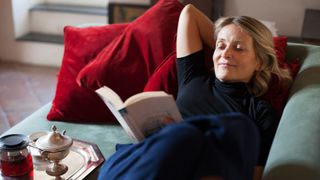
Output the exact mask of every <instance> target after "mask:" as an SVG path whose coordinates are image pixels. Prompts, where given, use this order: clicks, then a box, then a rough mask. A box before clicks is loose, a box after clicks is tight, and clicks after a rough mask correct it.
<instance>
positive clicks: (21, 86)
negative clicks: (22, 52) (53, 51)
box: [0, 61, 58, 134]
mask: <svg viewBox="0 0 320 180" xmlns="http://www.w3.org/2000/svg"><path fill="white" fill-rule="evenodd" d="M57 72H58V68H50V67H38V66H29V65H22V64H17V63H8V62H3V61H0V134H2V133H3V132H5V131H6V130H7V129H9V128H10V127H12V126H13V125H15V124H17V123H18V122H20V121H21V120H23V119H24V118H25V117H27V116H28V115H30V114H31V113H32V112H34V111H35V110H37V109H38V108H40V107H41V106H43V105H44V104H47V103H48V102H50V101H51V100H52V99H53V97H54V93H55V88H56V74H57Z"/></svg>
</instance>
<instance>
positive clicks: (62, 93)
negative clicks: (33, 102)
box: [47, 24, 127, 123]
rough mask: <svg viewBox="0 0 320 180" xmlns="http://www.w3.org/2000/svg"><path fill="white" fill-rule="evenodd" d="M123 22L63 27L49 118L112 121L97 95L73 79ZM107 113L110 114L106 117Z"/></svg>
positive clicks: (110, 39) (124, 25) (120, 27)
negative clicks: (62, 49) (60, 57)
mask: <svg viewBox="0 0 320 180" xmlns="http://www.w3.org/2000/svg"><path fill="white" fill-rule="evenodd" d="M126 26H127V24H115V25H107V26H97V27H87V28H77V27H71V26H69V27H66V28H65V29H64V46H65V49H64V56H63V60H62V65H61V69H60V72H59V76H58V82H57V89H56V94H55V98H54V100H53V102H52V107H51V110H50V112H49V114H48V116H47V118H48V119H49V120H58V121H72V122H104V123H107V122H114V121H115V120H114V119H113V116H112V115H111V113H110V112H108V110H107V108H106V106H105V105H104V104H103V102H102V101H101V100H100V98H99V97H98V96H97V95H96V94H95V93H94V92H92V91H89V90H87V89H85V88H81V87H79V86H78V85H77V83H76V76H77V74H78V72H79V71H80V70H81V69H82V68H83V67H84V66H85V65H87V64H88V63H89V62H90V61H91V60H92V58H94V57H95V56H96V55H97V54H98V53H99V52H100V51H101V49H103V47H105V46H106V45H107V44H109V43H110V42H111V41H112V40H113V39H114V38H115V37H117V36H119V35H120V34H121V33H122V31H123V30H124V29H125V27H126ZM110 117H111V118H110Z"/></svg>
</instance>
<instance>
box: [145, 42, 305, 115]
mask: <svg viewBox="0 0 320 180" xmlns="http://www.w3.org/2000/svg"><path fill="white" fill-rule="evenodd" d="M274 44H275V49H276V53H277V58H278V62H279V64H280V66H281V67H284V68H288V69H289V70H290V72H291V75H292V77H293V78H294V77H295V75H296V74H297V72H298V70H299V67H300V63H299V61H298V60H297V59H295V60H293V61H290V62H286V60H285V51H286V47H287V38H286V37H275V38H274ZM175 55H176V54H175V53H172V54H171V55H170V56H169V57H168V58H167V60H166V61H165V62H164V63H163V64H161V66H159V67H158V68H157V70H156V71H155V73H154V74H153V75H152V77H151V78H150V79H149V81H148V83H147V84H146V86H145V88H144V91H159V90H163V91H165V92H167V93H169V94H172V95H173V96H174V97H176V96H177V91H178V84H177V80H176V79H177V77H176V76H177V72H176V57H175ZM205 57H206V65H207V67H208V68H211V67H209V66H210V63H208V62H207V61H210V62H212V58H211V57H212V54H211V53H210V51H208V49H205ZM211 65H212V63H211ZM288 94H289V88H288V87H283V86H282V85H281V84H279V83H278V79H277V77H276V76H272V79H271V82H270V83H269V89H268V91H267V93H266V94H264V95H263V96H262V97H261V98H262V99H265V100H266V101H268V102H270V103H271V104H272V105H273V107H274V108H275V109H276V111H277V112H278V114H279V119H280V115H281V114H282V111H283V108H284V106H285V103H286V100H287V98H288Z"/></svg>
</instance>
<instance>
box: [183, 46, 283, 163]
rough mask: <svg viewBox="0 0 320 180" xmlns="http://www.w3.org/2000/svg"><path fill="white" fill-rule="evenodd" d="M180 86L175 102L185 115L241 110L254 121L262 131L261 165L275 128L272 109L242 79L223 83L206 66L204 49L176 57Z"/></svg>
mask: <svg viewBox="0 0 320 180" xmlns="http://www.w3.org/2000/svg"><path fill="white" fill-rule="evenodd" d="M177 71H178V83H179V90H178V96H177V105H178V107H179V110H180V112H181V114H182V116H183V117H184V118H187V117H191V116H195V115H212V114H222V113H229V112H241V113H243V114H245V115H247V116H248V117H249V118H250V119H251V120H253V121H254V122H255V124H256V125H257V127H258V129H259V131H260V134H261V138H260V139H261V155H260V157H259V162H258V165H264V164H265V162H266V159H267V155H268V152H269V149H270V146H271V143H272V140H273V136H274V133H275V129H276V123H275V121H276V117H277V114H276V112H275V110H274V109H273V108H272V107H271V106H270V105H269V104H268V103H267V102H265V101H262V100H259V99H258V98H256V97H254V96H252V95H251V94H250V93H249V92H248V90H247V87H246V84H245V83H225V82H221V81H219V80H218V79H216V78H215V75H214V73H211V72H209V71H208V70H207V68H206V67H205V64H204V57H203V52H202V51H198V52H196V53H193V54H191V55H189V56H186V57H183V58H178V59H177Z"/></svg>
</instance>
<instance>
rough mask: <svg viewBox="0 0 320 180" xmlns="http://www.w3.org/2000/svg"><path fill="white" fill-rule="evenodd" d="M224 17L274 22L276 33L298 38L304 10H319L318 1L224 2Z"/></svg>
mask: <svg viewBox="0 0 320 180" xmlns="http://www.w3.org/2000/svg"><path fill="white" fill-rule="evenodd" d="M225 2H226V4H225V15H227V16H229V15H247V16H252V17H255V18H258V19H261V20H268V21H274V22H275V23H276V27H277V29H278V33H279V34H282V35H288V36H299V35H300V34H301V28H302V24H303V17H304V10H305V9H306V8H312V9H320V0H226V1H225Z"/></svg>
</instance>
